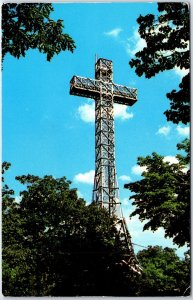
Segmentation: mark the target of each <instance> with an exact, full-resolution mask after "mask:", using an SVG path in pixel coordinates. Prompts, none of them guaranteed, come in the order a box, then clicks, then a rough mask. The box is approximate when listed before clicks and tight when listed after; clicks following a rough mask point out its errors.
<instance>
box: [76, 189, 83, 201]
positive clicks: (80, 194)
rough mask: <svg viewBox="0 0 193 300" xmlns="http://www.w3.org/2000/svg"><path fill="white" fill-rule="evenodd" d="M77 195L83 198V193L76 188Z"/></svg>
mask: <svg viewBox="0 0 193 300" xmlns="http://www.w3.org/2000/svg"><path fill="white" fill-rule="evenodd" d="M77 195H78V198H83V199H84V196H83V194H82V193H81V192H80V191H79V190H77Z"/></svg>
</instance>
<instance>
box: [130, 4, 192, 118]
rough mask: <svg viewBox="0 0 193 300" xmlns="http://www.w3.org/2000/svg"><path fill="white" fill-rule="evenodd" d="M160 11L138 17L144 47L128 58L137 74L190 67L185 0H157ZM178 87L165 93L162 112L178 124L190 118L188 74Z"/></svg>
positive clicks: (188, 19)
mask: <svg viewBox="0 0 193 300" xmlns="http://www.w3.org/2000/svg"><path fill="white" fill-rule="evenodd" d="M158 11H159V15H158V16H154V15H152V14H148V15H146V16H144V17H143V16H141V15H140V17H139V18H138V19H137V22H138V23H139V34H140V36H141V38H143V39H144V40H145V41H146V44H147V45H146V47H144V48H143V50H142V51H139V52H137V53H136V54H135V56H136V58H134V59H131V61H130V62H129V64H130V66H131V67H135V68H136V70H135V71H136V74H137V75H138V76H142V75H143V74H145V77H146V78H151V77H152V76H155V75H156V74H157V73H159V72H162V71H165V70H170V69H173V68H175V67H178V68H180V69H181V70H182V69H185V70H189V68H190V53H189V40H190V17H189V5H188V3H186V2H178V3H176V2H173V3H163V2H162V3H161V2H160V3H158ZM179 88H180V89H179V91H176V90H173V91H172V92H170V93H168V94H167V97H168V98H169V100H170V109H169V110H167V111H166V112H165V113H164V114H165V115H166V117H167V120H168V121H172V122H173V123H176V124H178V123H179V122H182V123H184V124H187V123H188V122H190V74H189V73H188V74H187V75H186V76H184V77H183V78H182V82H181V83H180V85H179Z"/></svg>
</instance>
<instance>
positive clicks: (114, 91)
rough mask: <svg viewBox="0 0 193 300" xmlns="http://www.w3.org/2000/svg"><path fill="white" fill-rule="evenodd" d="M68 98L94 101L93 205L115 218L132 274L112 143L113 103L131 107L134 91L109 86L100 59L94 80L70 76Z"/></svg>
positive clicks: (134, 264)
mask: <svg viewBox="0 0 193 300" xmlns="http://www.w3.org/2000/svg"><path fill="white" fill-rule="evenodd" d="M70 94H71V95H77V96H81V97H88V98H92V99H94V100H95V179H94V189H93V201H96V202H97V203H98V204H99V205H100V206H102V207H104V208H106V209H107V210H108V211H109V215H116V216H117V219H118V222H117V224H116V226H117V229H118V232H119V234H120V236H121V237H122V239H123V240H124V242H125V244H126V247H127V249H128V254H127V257H126V259H125V263H126V264H127V265H128V266H129V267H130V268H131V269H132V270H133V271H135V272H137V273H140V272H141V268H140V266H139V263H138V261H137V258H136V257H135V254H134V251H133V247H132V243H131V236H130V234H129V231H128V229H127V226H126V222H125V219H124V218H123V214H122V210H121V203H120V199H119V188H118V184H117V179H116V167H115V141H114V103H119V104H123V105H129V106H131V105H133V104H134V103H135V102H136V101H137V89H133V88H128V87H126V86H122V85H118V84H114V83H113V64H112V61H111V60H107V59H103V58H100V59H98V60H97V62H96V64H95V79H89V78H85V77H79V76H73V78H72V79H71V81H70Z"/></svg>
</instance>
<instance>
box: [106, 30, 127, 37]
mask: <svg viewBox="0 0 193 300" xmlns="http://www.w3.org/2000/svg"><path fill="white" fill-rule="evenodd" d="M121 31H123V29H121V28H115V29H112V30H110V31H107V32H104V34H105V35H109V36H112V37H114V38H117V37H118V35H119V33H120V32H121Z"/></svg>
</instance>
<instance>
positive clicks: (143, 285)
mask: <svg viewBox="0 0 193 300" xmlns="http://www.w3.org/2000/svg"><path fill="white" fill-rule="evenodd" d="M137 257H138V259H139V261H140V263H141V265H142V267H143V273H142V276H141V278H140V281H139V282H138V296H154V297H155V296H183V295H184V292H185V291H186V289H187V287H188V286H189V285H190V255H189V253H185V258H184V259H180V258H179V257H178V256H177V255H176V253H175V249H171V248H167V247H166V248H162V247H160V246H154V247H152V246H149V247H148V248H147V249H144V250H142V251H139V252H138V254H137Z"/></svg>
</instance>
